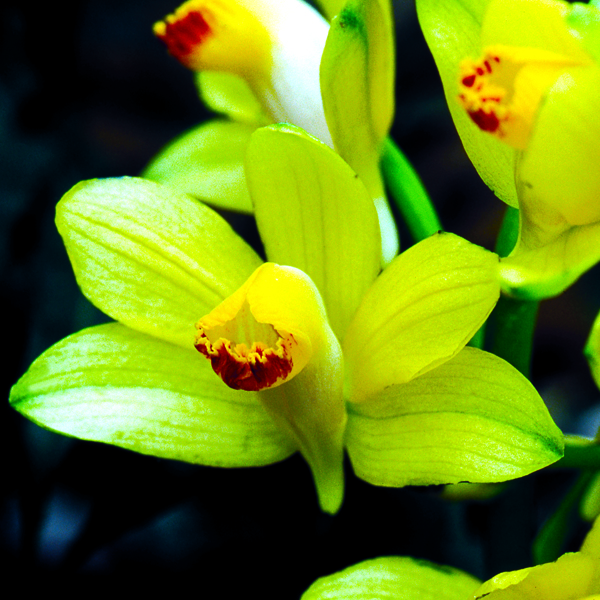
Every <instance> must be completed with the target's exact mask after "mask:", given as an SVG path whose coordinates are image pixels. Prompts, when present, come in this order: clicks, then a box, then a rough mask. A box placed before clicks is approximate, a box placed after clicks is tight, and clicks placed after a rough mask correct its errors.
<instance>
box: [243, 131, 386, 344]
mask: <svg viewBox="0 0 600 600" xmlns="http://www.w3.org/2000/svg"><path fill="white" fill-rule="evenodd" d="M246 173H247V177H248V184H249V187H250V193H251V196H252V200H253V202H254V205H255V212H256V220H257V224H258V229H259V231H260V234H261V238H262V240H263V242H264V244H265V251H266V254H267V257H268V259H269V260H271V261H273V262H276V263H279V264H282V265H293V266H295V267H297V268H299V269H301V270H302V271H304V272H305V273H307V274H308V275H309V276H310V277H311V279H312V280H313V281H314V282H315V284H316V286H317V288H319V290H320V292H321V294H322V296H323V299H324V301H325V306H326V307H327V312H328V316H329V320H330V322H331V325H332V328H333V330H334V331H335V333H336V334H337V336H338V337H339V338H340V339H341V338H342V337H343V334H344V332H345V331H346V329H347V327H348V324H349V322H350V320H351V318H352V316H353V315H354V313H355V312H356V309H357V307H358V305H359V304H360V301H361V298H362V297H363V295H364V294H365V292H366V290H367V289H368V288H369V286H370V285H371V283H372V282H373V280H374V279H375V277H376V276H377V273H378V271H379V257H380V241H379V233H378V229H379V228H378V222H377V214H376V212H375V209H374V207H373V203H372V201H371V199H370V197H369V194H368V193H367V191H366V189H365V187H364V185H363V184H362V183H361V181H360V180H359V179H357V177H356V174H355V173H354V172H353V171H352V169H350V167H348V165H347V164H346V163H345V162H344V161H343V160H342V159H341V158H340V157H339V155H338V154H336V153H335V152H334V151H333V150H331V149H330V148H328V147H327V146H326V145H325V144H322V143H321V142H319V141H318V140H317V139H315V138H313V137H311V136H309V135H308V134H306V133H305V132H304V131H302V130H301V129H299V128H297V127H293V126H291V125H277V126H272V127H268V128H264V129H259V130H258V131H257V132H256V133H255V134H254V135H253V136H252V139H251V141H250V145H249V147H248V154H247V159H246Z"/></svg>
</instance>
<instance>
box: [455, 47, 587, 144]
mask: <svg viewBox="0 0 600 600" xmlns="http://www.w3.org/2000/svg"><path fill="white" fill-rule="evenodd" d="M575 64H577V61H576V60H574V59H572V58H570V57H565V56H561V55H559V54H555V53H554V52H549V51H547V50H542V49H538V48H515V47H511V46H501V45H498V46H491V47H489V48H487V49H486V50H485V52H484V55H483V56H482V57H481V58H480V59H479V60H476V61H475V60H471V59H466V60H464V61H463V62H462V64H461V66H460V77H459V95H458V98H459V101H460V103H461V105H462V106H463V108H464V109H465V110H466V111H467V113H468V114H469V116H470V117H471V120H472V121H473V122H474V123H475V124H476V125H477V127H479V129H481V130H482V131H486V132H488V133H491V134H493V135H495V136H496V137H497V138H498V139H500V140H502V141H503V142H505V143H506V144H508V145H510V146H512V147H513V148H516V149H518V150H525V148H527V145H528V143H529V139H530V137H531V132H532V128H533V124H534V121H535V117H536V113H537V111H538V109H539V107H540V103H541V100H542V98H543V96H544V94H545V93H546V92H547V90H548V88H549V87H550V86H551V85H552V84H553V83H554V82H555V81H556V80H557V79H558V77H559V76H560V75H561V73H562V72H564V71H565V70H566V69H567V68H568V67H569V66H572V65H575Z"/></svg>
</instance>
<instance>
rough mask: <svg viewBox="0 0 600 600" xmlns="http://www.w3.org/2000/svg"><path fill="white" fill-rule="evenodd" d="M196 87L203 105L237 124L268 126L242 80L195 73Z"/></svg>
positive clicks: (218, 74) (221, 75) (209, 72)
mask: <svg viewBox="0 0 600 600" xmlns="http://www.w3.org/2000/svg"><path fill="white" fill-rule="evenodd" d="M195 79H196V87H197V88H198V93H199V94H200V97H201V98H202V100H203V102H204V103H205V104H206V106H208V108H210V109H211V110H214V111H215V112H217V113H221V114H223V115H226V116H228V117H229V118H231V119H232V120H234V121H236V122H238V123H245V124H247V125H253V126H255V127H256V126H260V125H268V124H269V122H270V119H269V117H268V116H267V114H266V113H265V112H264V110H263V107H262V106H261V104H260V102H259V101H258V99H257V98H256V96H255V95H254V92H253V91H252V90H251V89H250V87H249V86H248V84H247V83H246V81H245V80H244V79H242V78H241V77H239V76H238V75H234V74H233V73H226V72H223V71H200V73H196V77H195Z"/></svg>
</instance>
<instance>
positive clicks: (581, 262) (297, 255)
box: [10, 0, 600, 600]
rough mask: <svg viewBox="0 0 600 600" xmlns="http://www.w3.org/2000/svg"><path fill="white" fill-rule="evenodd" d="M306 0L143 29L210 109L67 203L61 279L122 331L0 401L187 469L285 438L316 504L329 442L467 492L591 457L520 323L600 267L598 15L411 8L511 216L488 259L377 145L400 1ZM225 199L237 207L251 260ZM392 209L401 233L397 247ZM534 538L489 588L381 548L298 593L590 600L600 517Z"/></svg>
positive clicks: (247, 461)
mask: <svg viewBox="0 0 600 600" xmlns="http://www.w3.org/2000/svg"><path fill="white" fill-rule="evenodd" d="M319 5H320V8H321V9H322V11H323V15H324V16H322V15H321V14H319V12H317V11H316V10H315V9H314V8H312V7H311V6H309V5H308V4H306V3H305V2H304V1H303V0H188V1H187V2H186V3H184V4H183V5H182V6H180V7H179V8H176V10H174V12H173V13H172V14H170V15H168V16H167V17H165V18H164V19H163V20H161V21H159V22H157V24H156V25H155V26H154V33H155V35H156V36H157V38H159V39H160V40H161V41H162V42H164V44H165V45H166V48H167V50H168V52H169V53H170V54H171V55H172V56H173V57H174V58H175V59H177V60H178V61H179V62H180V63H181V64H183V65H184V66H185V67H187V68H188V69H190V70H191V71H192V72H193V74H194V77H195V81H196V84H197V87H198V91H199V94H200V97H201V98H202V100H203V101H204V102H205V103H206V104H207V105H208V106H209V107H210V108H211V109H213V110H214V111H216V112H217V113H220V115H221V117H220V118H218V119H215V120H212V121H208V122H207V123H203V124H201V125H199V126H198V127H196V128H194V129H192V130H191V131H189V132H187V133H185V134H183V135H182V136H181V137H179V138H177V139H176V140H174V141H173V142H172V143H171V144H169V145H168V146H167V147H166V148H165V149H164V150H163V151H161V152H160V154H159V155H158V156H156V157H155V158H154V159H153V160H152V161H151V162H150V163H149V165H148V166H147V168H146V169H145V171H144V173H143V176H142V177H139V178H135V177H131V178H119V179H102V180H91V181H84V182H81V183H79V184H78V185H76V186H75V187H74V188H72V189H71V190H70V191H68V192H67V193H66V194H65V195H64V196H63V198H62V199H61V200H60V202H59V203H58V206H57V209H56V225H57V228H58V231H59V233H60V235H61V236H62V239H63V241H64V244H65V247H66V250H67V253H68V256H69V259H70V261H71V264H72V267H73V271H74V273H75V277H76V279H77V283H78V285H79V286H80V288H81V290H82V292H83V294H84V295H85V296H86V297H87V298H88V299H89V300H90V301H91V302H92V303H93V304H94V305H95V306H96V307H98V308H99V309H100V310H102V311H103V312H104V313H105V314H106V315H107V316H108V317H110V319H112V322H110V323H107V324H103V325H99V326H95V327H91V328H88V329H84V330H83V331H80V332H78V333H75V334H73V335H71V336H70V337H67V338H66V339H64V340H62V341H61V342H59V343H58V344H56V345H55V346H53V347H51V348H50V349H48V350H47V351H46V352H44V353H43V354H42V355H41V356H40V357H39V358H38V359H37V360H35V361H34V362H33V364H32V365H31V367H30V368H29V370H28V371H27V372H26V373H25V375H23V377H22V378H21V379H20V380H19V381H18V382H17V383H16V384H15V386H14V387H13V389H12V391H11V395H10V402H11V404H12V406H13V407H14V408H15V409H16V410H17V411H19V412H20V413H21V414H22V415H24V416H25V417H26V418H28V419H30V420H31V421H33V422H34V423H36V424H38V425H39V426H41V427H44V428H47V429H49V430H51V431H54V432H58V433H61V434H64V435H67V436H72V437H76V438H80V439H83V440H92V441H98V442H103V443H106V444H112V445H115V446H120V447H122V448H126V449H129V450H133V451H135V452H139V453H143V454H149V455H152V456H156V457H161V458H167V459H174V460H179V461H185V462H188V463H194V464H200V465H209V466H215V467H250V466H264V465H270V464H273V463H275V462H278V461H282V460H284V459H285V458H287V457H288V456H290V455H291V454H293V453H296V452H298V453H299V454H300V455H301V456H302V457H303V458H304V460H305V461H306V463H307V465H308V467H309V469H310V472H311V473H312V478H313V480H314V485H315V489H316V497H317V501H318V503H319V506H320V508H321V509H322V511H324V512H325V513H329V514H332V515H335V514H336V513H338V511H340V509H341V507H342V505H343V500H344V494H345V491H344V490H345V478H347V477H349V476H353V475H352V474H351V472H350V469H348V468H346V469H345V468H344V460H345V454H346V453H347V455H348V457H349V463H350V464H351V470H352V471H353V473H354V475H355V476H356V477H358V478H360V479H362V480H364V481H366V482H369V483H370V484H372V485H374V486H381V487H388V488H389V487H392V488H401V487H405V486H429V485H449V486H450V485H452V484H459V483H461V482H468V484H469V485H468V486H467V489H468V491H467V492H465V493H467V494H474V495H477V494H478V490H481V489H482V488H481V485H482V484H497V483H500V482H505V481H509V480H513V479H516V478H521V477H524V476H527V475H529V474H531V473H533V472H535V471H538V470H540V469H544V468H546V467H549V466H550V465H552V464H555V463H557V461H560V463H563V464H565V465H566V466H570V467H571V468H579V469H584V470H585V473H586V476H587V475H589V474H590V472H592V471H594V470H600V461H599V459H598V446H597V445H596V442H595V441H594V440H591V441H588V440H582V439H577V440H575V439H573V438H570V437H568V436H567V437H565V435H564V434H563V432H562V431H561V430H560V429H559V428H558V426H557V425H556V424H555V422H554V420H553V419H552V417H551V416H550V413H549V412H548V409H547V408H546V405H545V403H544V401H543V400H542V398H541V397H540V395H539V393H538V392H537V390H536V389H535V387H534V386H533V385H532V383H531V382H530V380H529V379H528V372H527V366H526V365H527V361H528V355H527V353H528V351H529V350H528V349H529V348H530V346H531V334H532V331H533V318H534V317H533V316H532V312H531V311H529V312H527V313H526V314H525V316H524V317H522V315H523V312H522V307H523V306H527V307H530V306H531V305H535V306H537V303H538V302H539V301H541V300H543V299H544V298H548V297H550V296H555V295H558V294H560V293H561V292H563V291H564V290H565V289H566V288H567V287H568V286H569V285H571V284H572V283H573V282H574V281H575V280H576V279H577V278H578V277H579V276H580V275H581V274H582V273H584V272H585V271H586V270H588V269H589V268H591V267H592V266H593V265H594V264H595V263H596V262H598V261H599V260H600V169H599V168H598V159H599V158H600V120H599V119H598V116H597V114H598V111H597V110H596V109H597V108H600V101H599V95H598V90H599V89H600V67H599V64H600V63H599V60H600V9H598V8H596V6H594V3H591V4H589V5H584V4H579V3H575V4H568V3H567V2H564V1H562V0H417V11H418V16H419V22H420V25H421V28H422V31H423V34H424V36H425V39H426V41H427V43H428V45H429V47H430V49H431V52H432V54H433V57H434V59H435V62H436V64H437V66H438V69H439V72H440V75H441V78H442V82H443V85H444V90H445V93H446V99H447V103H448V107H449V110H450V113H451V114H452V117H453V119H454V122H455V124H456V128H457V131H458V133H459V135H460V137H461V140H462V142H463V145H464V147H465V150H466V152H467V154H468V155H469V157H470V159H471V161H472V162H473V165H474V166H475V168H476V169H477V171H478V172H479V174H480V176H481V178H482V179H483V181H484V182H485V183H486V184H487V185H488V186H489V187H490V188H491V189H492V190H493V191H494V192H495V194H496V195H497V196H498V198H499V199H500V200H501V201H504V202H505V203H506V204H507V205H508V206H509V209H508V212H507V218H506V221H505V227H504V229H503V232H504V235H505V237H506V239H508V240H509V242H508V246H509V247H507V248H506V251H504V250H502V249H500V248H499V249H498V251H497V252H498V253H495V252H491V251H489V250H486V249H484V248H482V247H480V246H477V245H475V244H473V243H471V242H470V241H468V240H466V239H463V238H461V237H459V236H457V235H455V234H453V233H450V232H444V231H442V227H441V225H440V223H439V220H438V218H437V214H436V212H435V209H434V208H433V205H432V204H431V202H430V201H429V198H428V196H427V193H426V192H425V190H424V189H423V188H422V185H421V184H420V181H419V179H418V177H417V176H416V174H415V172H414V170H413V169H412V167H411V166H410V163H408V161H407V159H406V158H405V157H404V156H403V154H402V153H401V152H400V150H399V149H398V148H397V147H396V146H395V145H394V144H393V142H391V141H390V139H389V132H390V127H391V124H392V120H393V115H394V93H395V84H394V72H395V56H394V32H393V21H394V20H393V14H392V6H391V2H390V0H349V1H348V2H342V1H341V0H327V1H325V0H323V1H322V2H320V3H319ZM391 205H393V206H394V209H392V208H391ZM215 209H227V210H234V211H240V212H245V213H249V214H252V215H253V216H254V218H255V219H256V224H257V227H258V231H259V234H260V238H261V242H262V245H263V248H264V253H263V254H261V253H260V252H261V250H260V249H257V248H254V247H252V246H251V245H250V244H249V243H247V242H246V241H245V240H243V239H242V238H241V237H239V236H238V235H237V234H236V233H235V232H234V230H233V229H232V228H231V226H230V225H229V224H228V222H227V221H226V220H225V219H224V218H223V217H222V216H220V214H219V213H218V212H217V210H215ZM515 209H517V210H518V222H517V219H515V218H514V216H515V214H517V213H516V212H515ZM398 214H399V215H400V218H402V219H404V220H405V222H406V223H407V224H408V227H409V230H410V231H411V233H412V236H413V238H414V242H415V243H414V244H413V245H409V244H408V243H405V241H404V240H403V241H402V246H403V250H402V252H400V251H399V250H400V239H399V235H398V227H397V223H396V218H397V217H395V215H398ZM507 302H508V304H506V303H507ZM503 303H504V304H503ZM497 305H498V308H500V307H501V305H502V306H505V310H504V312H501V313H497V312H494V314H498V315H499V316H498V317H497V320H498V321H499V322H498V323H497V324H496V325H497V326H496V328H495V331H496V334H495V335H496V338H497V339H496V340H492V343H486V340H487V342H489V335H486V333H487V329H488V328H486V327H485V325H486V321H487V319H488V317H489V316H490V314H491V313H492V311H494V309H495V307H496V306H497ZM506 307H507V308H506ZM516 317H519V318H516ZM521 317H522V318H521ZM503 319H504V320H503ZM511 336H516V337H511ZM527 336H529V340H526V339H525V338H526V337H527ZM502 340H504V342H503V341H502ZM494 341H496V342H498V343H496V344H494V343H493V342H494ZM483 347H486V348H488V349H490V348H493V349H494V351H493V352H490V351H486V350H484V349H482V348H483ZM599 354H600V321H599V322H597V323H596V325H595V326H594V328H593V330H592V333H591V335H590V338H589V341H588V345H587V348H586V355H587V357H588V359H589V362H590V366H591V369H592V374H593V376H594V377H595V379H596V381H597V382H598V385H600V358H599ZM569 461H570V462H569ZM582 465H583V466H582ZM588 479H590V480H591V478H588ZM586 481H587V480H586ZM580 487H581V488H582V489H581V490H580V492H581V493H580V496H584V495H585V493H587V497H588V498H592V495H593V493H594V490H595V488H594V486H592V485H586V486H580ZM448 489H449V490H455V491H456V490H459V489H463V488H460V487H457V486H453V487H450V488H448ZM494 489H495V490H496V491H497V492H498V493H501V488H500V486H496V487H495V488H494ZM456 493H458V494H459V495H460V492H456ZM592 500H593V498H592ZM592 500H589V501H590V502H591V501H592ZM563 512H564V511H563ZM592 512H593V511H592ZM598 512H600V509H599V510H598V511H596V513H595V514H593V515H592V516H591V518H592V519H593V518H594V517H595V516H596V514H597V513H598ZM557 515H558V516H555V517H553V518H551V519H550V521H549V525H548V528H547V529H546V531H549V532H550V533H549V534H547V535H548V536H550V538H552V536H554V537H553V538H552V539H554V541H556V538H557V536H559V533H557V532H558V531H559V530H560V531H562V530H564V527H562V525H564V518H563V517H564V515H563V513H560V514H559V513H557ZM561 527H562V529H561ZM544 539H547V538H544ZM559 541H562V539H561V540H559ZM555 545H556V544H555ZM553 547H554V546H553ZM548 548H549V545H548V544H546V543H541V544H539V545H538V553H537V555H536V556H537V559H539V560H538V562H545V563H546V564H541V565H538V566H534V567H529V566H527V565H524V566H523V567H524V568H523V569H522V570H520V571H514V572H508V573H502V574H500V575H497V576H495V577H493V578H492V579H490V580H489V581H487V582H486V583H483V584H482V583H481V581H479V580H477V579H476V578H475V577H473V576H471V575H469V574H467V573H466V572H463V571H459V570H457V569H454V568H451V567H443V568H442V567H440V566H439V565H433V564H431V563H425V562H423V561H419V560H415V559H413V558H410V557H401V556H397V557H390V556H388V557H385V558H375V559H371V560H368V561H366V562H363V563H360V564H358V565H355V566H350V567H349V568H347V569H346V570H344V571H341V572H339V573H337V574H333V575H330V576H328V577H325V578H321V579H319V580H318V581H316V582H315V583H314V584H313V585H312V586H311V587H310V588H309V589H308V590H307V591H306V593H305V595H304V596H303V599H304V600H309V599H310V600H316V599H320V598H340V599H342V598H375V597H376V598H383V597H386V598H415V599H418V598H429V597H444V598H448V599H452V600H454V599H456V600H459V599H460V598H464V599H465V600H467V599H469V598H483V597H484V596H487V595H490V594H491V595H492V596H493V598H494V599H496V598H497V599H498V600H502V599H503V598H506V599H507V600H508V599H509V598H511V599H512V598H514V599H520V598H523V599H525V598H532V599H533V598H536V599H537V598H540V599H541V598H545V599H549V598H552V599H556V600H567V599H571V598H574V599H576V598H597V597H600V596H599V594H600V524H599V523H598V522H597V523H596V525H594V526H593V528H592V530H591V532H590V533H589V535H588V537H587V538H586V539H585V542H584V543H583V546H582V547H581V550H580V551H579V552H575V553H567V554H564V555H562V556H561V557H560V558H558V554H556V553H555V554H556V555H555V556H552V555H551V553H550V551H549V550H548ZM556 558H558V560H557V561H556V562H552V560H554V559H556ZM542 559H547V560H542Z"/></svg>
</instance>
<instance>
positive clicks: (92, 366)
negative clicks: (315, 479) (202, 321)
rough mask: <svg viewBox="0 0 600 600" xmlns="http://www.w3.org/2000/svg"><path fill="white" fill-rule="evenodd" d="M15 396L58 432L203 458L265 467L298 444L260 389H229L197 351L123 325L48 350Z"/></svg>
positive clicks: (156, 452)
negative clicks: (275, 417)
mask: <svg viewBox="0 0 600 600" xmlns="http://www.w3.org/2000/svg"><path fill="white" fill-rule="evenodd" d="M10 402H11V404H12V405H13V407H14V408H15V409H16V410H18V411H19V412H20V413H22V414H23V415H24V416H26V417H27V418H29V419H31V420H32V421H34V422H35V423H37V424H38V425H41V426H42V427H45V428H47V429H50V430H52V431H57V432H59V433H64V434H66V435H69V436H73V437H78V438H81V439H85V440H94V441H99V442H105V443H108V444H114V445H116V446H120V447H122V448H127V449H129V450H135V451H136V452H141V453H142V454H151V455H153V456H160V457H163V458H174V459H178V460H183V461H186V462H192V463H198V464H203V465H213V466H221V467H241V466H255V465H265V464H270V463H273V462H276V461H279V460H282V459H283V458H285V457H286V456H288V455H289V454H291V453H292V452H293V450H294V449H293V447H292V446H291V443H290V442H289V441H288V440H287V439H286V438H285V437H284V434H283V433H282V432H281V431H280V430H279V429H278V428H277V426H276V425H275V423H274V422H273V421H272V419H271V418H270V417H269V415H268V414H267V412H266V411H265V410H264V408H263V406H262V405H261V404H260V402H259V401H258V399H257V395H256V394H255V393H253V392H240V391H234V390H232V389H230V388H229V387H227V386H226V385H225V384H224V383H223V382H222V381H221V380H220V379H219V378H218V377H217V376H216V375H215V374H214V373H213V371H212V370H211V368H210V363H209V362H208V361H206V360H205V359H204V357H203V356H201V355H200V354H199V353H198V352H196V351H195V350H194V349H192V350H184V349H182V348H179V347H177V346H174V345H172V344H169V343H167V342H162V341H160V340H157V339H155V338H152V337H150V336H147V335H145V334H142V333H138V332H135V331H133V330H131V329H128V328H126V327H124V326H123V325H120V324H118V323H111V324H108V325H101V326H99V327H94V328H91V329H85V330H83V331H81V332H79V333H76V334H74V335H72V336H70V337H68V338H66V339H64V340H63V341H61V342H59V343H58V344H56V345H55V346H53V347H52V348H50V349H49V350H47V351H46V352H45V353H44V354H42V356H40V357H39V358H38V359H37V360H36V361H35V362H34V363H33V364H32V365H31V367H30V369H29V371H28V372H27V373H26V374H25V375H24V376H23V377H22V378H21V379H20V380H19V382H18V383H17V384H16V385H15V386H14V387H13V389H12V391H11V396H10Z"/></svg>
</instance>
